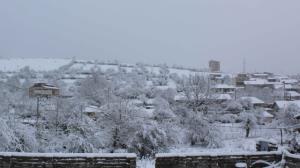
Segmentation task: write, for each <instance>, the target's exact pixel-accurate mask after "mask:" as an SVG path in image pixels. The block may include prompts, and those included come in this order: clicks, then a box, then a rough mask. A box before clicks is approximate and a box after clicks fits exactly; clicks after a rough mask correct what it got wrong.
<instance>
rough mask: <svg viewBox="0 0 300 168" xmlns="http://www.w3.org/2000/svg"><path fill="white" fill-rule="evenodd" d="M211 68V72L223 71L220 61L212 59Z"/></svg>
mask: <svg viewBox="0 0 300 168" xmlns="http://www.w3.org/2000/svg"><path fill="white" fill-rule="evenodd" d="M209 70H210V72H220V71H221V63H220V61H215V60H210V61H209Z"/></svg>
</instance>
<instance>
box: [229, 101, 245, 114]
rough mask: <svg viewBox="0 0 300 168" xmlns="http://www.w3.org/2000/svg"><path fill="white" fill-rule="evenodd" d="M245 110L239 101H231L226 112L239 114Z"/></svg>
mask: <svg viewBox="0 0 300 168" xmlns="http://www.w3.org/2000/svg"><path fill="white" fill-rule="evenodd" d="M242 110H243V106H242V104H241V103H239V102H238V101H234V100H233V101H230V102H228V104H227V107H226V111H230V112H232V113H239V112H241V111H242Z"/></svg>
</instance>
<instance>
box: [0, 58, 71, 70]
mask: <svg viewBox="0 0 300 168" xmlns="http://www.w3.org/2000/svg"><path fill="white" fill-rule="evenodd" d="M70 62H71V59H50V58H9V59H0V71H2V72H16V71H19V70H20V69H22V68H24V67H26V66H29V67H30V68H31V69H33V70H35V71H51V70H56V69H58V68H60V67H61V66H64V65H67V64H69V63H70Z"/></svg>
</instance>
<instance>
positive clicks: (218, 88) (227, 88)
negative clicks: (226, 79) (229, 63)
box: [211, 84, 236, 94]
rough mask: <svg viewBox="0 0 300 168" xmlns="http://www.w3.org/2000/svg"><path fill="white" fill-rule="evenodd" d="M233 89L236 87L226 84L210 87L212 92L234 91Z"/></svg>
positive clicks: (224, 92)
mask: <svg viewBox="0 0 300 168" xmlns="http://www.w3.org/2000/svg"><path fill="white" fill-rule="evenodd" d="M235 89H236V87H235V86H232V85H227V84H217V85H215V86H214V87H212V88H211V90H212V91H213V92H214V93H221V94H228V93H234V92H235Z"/></svg>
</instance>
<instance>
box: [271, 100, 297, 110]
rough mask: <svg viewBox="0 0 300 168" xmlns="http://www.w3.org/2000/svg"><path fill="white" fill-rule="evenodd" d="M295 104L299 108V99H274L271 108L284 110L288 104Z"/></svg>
mask: <svg viewBox="0 0 300 168" xmlns="http://www.w3.org/2000/svg"><path fill="white" fill-rule="evenodd" d="M292 104H294V105H296V106H298V107H299V108H300V100H295V101H286V100H282V101H275V103H274V104H273V109H274V111H277V112H279V111H284V110H285V109H286V108H287V107H288V106H289V105H292Z"/></svg>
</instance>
